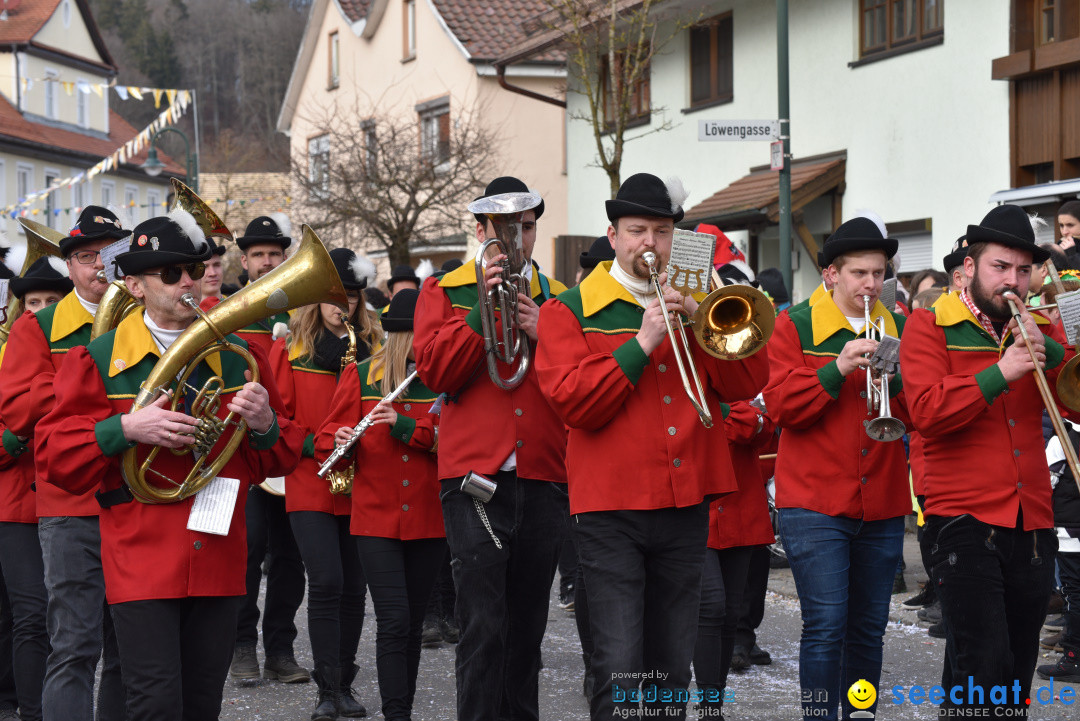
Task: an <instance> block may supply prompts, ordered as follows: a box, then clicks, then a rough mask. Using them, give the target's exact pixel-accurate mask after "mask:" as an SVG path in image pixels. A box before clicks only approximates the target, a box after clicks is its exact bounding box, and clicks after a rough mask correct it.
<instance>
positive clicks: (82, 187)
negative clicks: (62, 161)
mask: <svg viewBox="0 0 1080 721" xmlns="http://www.w3.org/2000/svg"><path fill="white" fill-rule="evenodd" d="M81 172H83V171H82V169H80V168H71V173H70V174H69V177H72V178H74V177H76V176H77V175H78V174H79V173H81ZM86 185H87V184H86V183H85V182H82V183H75V184H74V185H72V186H71V216H72V219H73V220H74V219H75V218H78V214H79V211H80V210H82V207H83V205H85V204H86V195H85V193H86Z"/></svg>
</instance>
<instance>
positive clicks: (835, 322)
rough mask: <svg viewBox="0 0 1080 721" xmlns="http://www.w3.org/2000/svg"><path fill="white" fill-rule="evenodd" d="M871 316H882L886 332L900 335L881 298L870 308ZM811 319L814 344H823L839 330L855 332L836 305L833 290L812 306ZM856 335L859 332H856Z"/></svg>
mask: <svg viewBox="0 0 1080 721" xmlns="http://www.w3.org/2000/svg"><path fill="white" fill-rule="evenodd" d="M870 318H871V320H874V321H876V320H877V319H878V318H881V319H882V320H883V321H884V323H885V332H886V333H888V334H889V335H891V336H893V337H894V338H899V337H900V335H899V333H898V332H897V330H896V321H895V320H893V317H892V313H890V312H889V311H888V309H887V308H886V307H885V306H884V305H882V303H881V301H880V300H879V301H877V302H875V303H874V305H873V307H872V308H870ZM810 319H811V321H812V323H813V326H814V345H821V344H822V343H824V342H825V341H826V340H828V339H829V338H831V337H832V335H833V334H834V333H836V332H837V331H841V330H844V329H847V330H850V331H851V332H852V333H855V329H854V328H852V327H851V322H850V321H848V319H847V316H845V315H844V312H843V311H842V310H840V306H838V305H836V301H834V300H833V292H832V291H831V290H830V291H827V292H826V293H824V294H823V295H822V296H821V299H820V300H819V301H818V302H817V303H814V305H813V306H811V307H810ZM855 335H859V334H858V333H855Z"/></svg>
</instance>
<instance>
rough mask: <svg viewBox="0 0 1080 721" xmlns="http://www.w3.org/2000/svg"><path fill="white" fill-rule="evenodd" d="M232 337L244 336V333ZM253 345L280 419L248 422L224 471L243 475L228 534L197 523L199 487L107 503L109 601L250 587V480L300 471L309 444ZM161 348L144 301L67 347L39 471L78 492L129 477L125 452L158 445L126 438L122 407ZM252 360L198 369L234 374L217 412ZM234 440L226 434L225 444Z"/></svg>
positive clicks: (40, 445)
mask: <svg viewBox="0 0 1080 721" xmlns="http://www.w3.org/2000/svg"><path fill="white" fill-rule="evenodd" d="M230 340H232V341H233V342H235V343H238V344H242V343H243V341H241V340H240V339H239V338H236V337H235V336H230ZM249 350H250V351H251V353H252V355H254V356H255V359H256V362H257V363H258V366H259V372H260V374H261V375H262V379H263V380H262V383H263V385H264V386H265V388H266V390H267V392H268V393H269V395H270V405H271V407H272V408H273V409H274V411H275V413H276V420H275V422H274V424H273V425H272V426H271V427H270V429H269V430H268V432H267V433H265V434H262V435H258V434H254V433H251V432H249V433H248V437H247V438H246V439H245V440H243V441H241V443H240V445H239V448H238V449H237V451H236V453H235V454H234V455H233V456H232V457H231V458H230V459H229V461H228V462H227V463H226V464H225V466H224V468H223V469H222V471H221V473H220V474H219V475H220V476H222V477H224V478H235V479H239V481H240V492H239V494H238V497H237V499H236V504H235V506H234V508H233V514H232V519H231V523H230V526H229V532H228V535H225V536H219V535H212V534H209V533H202V532H198V531H189V530H188V528H187V525H188V517H189V515H190V514H191V507H192V504H193V503H194V502H195V496H193V497H191V498H188V499H186V500H183V501H180V502H177V503H165V504H158V505H153V504H144V503H141V502H139V501H134V500H133V501H129V502H127V503H119V504H117V505H113V506H111V507H110V508H104V509H101V513H100V516H101V561H102V568H103V571H104V575H105V592H106V596H107V598H108V601H109V603H123V602H125V601H141V600H147V599H164V598H184V597H188V596H240V595H243V594H244V593H245V592H246V588H245V583H244V570H245V568H246V567H247V533H246V531H245V525H244V502H245V500H246V499H247V492H246V491H247V487H248V485H249V484H251V483H259V482H261V481H262V480H263V479H264V478H266V477H268V476H282V475H285V474H286V473H289V472H291V471H292V470H293V468H295V467H296V463H297V461H298V459H299V455H300V446H301V445H302V444H303V434H302V433H301V431H300V429H299V428H297V427H296V425H295V424H294V423H293V422H292V421H290V420H289V419H288V416H287V415H286V414H285V408H284V404H283V403H282V401H281V396H280V395H279V394H278V392H277V388H276V386H275V385H274V381H273V376H272V375H271V374H270V366H269V363H268V361H267V360H266V357H265V356H264V355H263V354H262V351H261V350H260V349H259V348H258V347H257V346H250V347H249ZM158 357H159V352H158V349H157V346H156V345H155V343H154V340H153V338H152V337H151V335H150V333H149V331H148V330H147V329H146V325H145V324H144V323H143V312H142V311H140V312H138V313H135V314H133V315H130V316H128V317H127V318H125V319H124V320H123V321H121V322H120V324H119V325H118V326H117V327H116V329H115V330H114V331H112V332H110V333H106V334H105V335H102V336H101V337H100V338H98V339H96V340H94V341H92V342H91V343H90V344H89V346H88V347H86V348H76V349H74V350H73V351H72V352H71V353H69V354H68V357H67V360H66V361H65V362H64V366H63V368H62V369H61V372H60V373H58V374H57V375H56V379H55V383H54V388H55V390H56V406H55V407H54V408H53V410H52V411H51V412H50V413H49V414H48V415H47V416H45V417H44V418H43V419H42V420H41V421H40V423H39V424H38V433H37V434H36V437H35V439H36V448H35V453H36V456H37V459H38V474H39V476H40V477H42V478H45V479H47V480H49V481H50V482H52V483H55V484H56V485H58V486H60V487H62V488H64V489H66V490H68V491H70V492H72V493H77V494H83V493H89V494H93V493H94V491H97V490H99V489H100V490H101V491H103V492H111V491H113V490H114V489H117V488H119V487H120V486H121V483H122V479H121V474H120V461H121V457H122V454H123V453H124V452H125V451H126V450H128V449H129V448H132V447H136V448H138V451H137V452H138V453H139V460H142V459H143V458H144V457H145V455H146V453H147V451H148V450H149V449H147V447H145V446H132V444H130V443H129V442H128V441H127V439H126V438H125V437H124V433H123V430H122V428H121V416H122V415H124V414H125V413H127V412H128V411H129V409H130V408H131V402H132V399H133V398H134V396H135V394H136V392H137V391H138V388H139V385H140V383H142V381H143V380H145V378H146V377H147V376H148V375H149V373H150V370H151V368H153V366H154V364H155V363H156V362H157V360H158ZM245 370H247V363H245V362H244V360H243V359H242V358H241V357H240V356H238V355H237V354H235V353H215V354H212V355H210V356H209V357H208V358H207V359H206V360H205V361H203V362H202V363H200V365H199V367H198V368H197V369H196V378H210V377H211V375H217V376H220V377H221V378H222V379H223V380H224V381H225V387H224V394H223V396H222V399H221V405H220V408H219V409H218V412H217V415H218V417H222V418H223V417H224V416H225V415H226V414H227V413H228V408H227V407H226V406H227V404H228V403H229V402H230V401H231V399H232V397H233V396H234V395H235V393H236V392H237V391H239V390H240V388H241V387H242V386H243V384H244V371H245ZM196 382H197V380H196ZM231 432H232V431H231V430H230V431H226V435H228V434H229V433H231ZM225 442H226V438H224V437H223V438H222V439H221V440H219V441H218V447H220V446H221V445H222V444H224V443H225ZM153 468H154V469H155V470H156V471H158V472H160V473H162V474H164V475H166V476H168V477H170V478H173V479H182V478H184V477H185V476H186V475H187V473H188V471H189V470H190V468H191V456H190V455H184V456H175V455H173V454H172V453H170V452H168V451H167V450H162V451H161V452H159V453H158V455H157V457H156V458H155V461H154V465H153ZM156 479H157V475H156V474H151V475H150V481H151V482H154V480H156Z"/></svg>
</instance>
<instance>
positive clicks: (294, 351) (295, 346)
mask: <svg viewBox="0 0 1080 721" xmlns="http://www.w3.org/2000/svg"><path fill="white" fill-rule="evenodd" d="M305 353H307V351H306V350H305V349H304V342H303V341H302V340H300V338H299V337H297V338H296V340H294V341H293V342H292V343H291V345H290V346H289V362H290V363H291V362H293V361H294V360H296V359H297V358H299V357H300V356H302V355H304V354H305Z"/></svg>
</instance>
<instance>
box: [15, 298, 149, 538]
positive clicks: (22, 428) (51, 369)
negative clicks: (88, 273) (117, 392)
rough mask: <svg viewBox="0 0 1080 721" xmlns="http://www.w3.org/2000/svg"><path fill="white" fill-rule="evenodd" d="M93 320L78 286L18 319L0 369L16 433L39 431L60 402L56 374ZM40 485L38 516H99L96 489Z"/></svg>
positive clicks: (42, 481)
mask: <svg viewBox="0 0 1080 721" xmlns="http://www.w3.org/2000/svg"><path fill="white" fill-rule="evenodd" d="M93 322H94V317H93V316H92V315H90V314H89V313H88V312H87V311H86V309H85V308H83V306H82V304H81V303H80V302H79V298H78V296H76V295H75V292H74V291H72V292H71V293H68V294H67V295H66V296H65V297H64V298H63V299H62V300H61V301H60V302H59V303H56V304H54V305H50V306H49V307H48V308H43V309H41V310H40V311H38V312H37V313H31V312H29V311H27V312H26V313H23V315H22V317H21V318H19V319H18V320H17V321H15V324H14V325H13V326H12V328H11V335H10V336H9V337H8V342H7V344H6V346H5V348H6V352H5V355H6V356H7V357H8V358H11V359H12V360H10V361H8V362H7V363H6V364H4V370H3V372H2V373H0V417H3V418H4V420H5V421H6V422H7V424H8V427H9V428H10V429H11V430H12V431H13V432H14V433H15V434H16V435H19V436H22V437H23V438H31V437H35V436H36V435H37V431H36V430H35V426H36V425H37V423H38V421H39V420H41V418H42V417H43V416H44V415H45V414H46V413H48V412H49V411H51V410H52V408H53V405H54V404H55V402H56V399H55V396H54V395H53V379H54V378H55V377H56V375H57V371H59V370H60V366H61V364H62V363H63V362H64V358H65V357H66V356H67V353H68V351H70V350H71V349H72V348H76V347H79V346H82V345H85V344H86V343H88V342H89V341H90V326H91V325H92V324H93ZM16 359H17V360H16ZM129 405H130V403H129ZM36 487H37V493H36V498H37V515H38V516H42V517H47V516H96V515H98V510H99V506H98V504H97V501H95V500H94V494H93V491H87V492H84V493H70V492H68V491H66V490H63V489H61V488H58V487H57V486H56V485H54V484H52V483H49V482H48V481H47V480H45V479H44V478H38V480H37V484H36Z"/></svg>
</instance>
